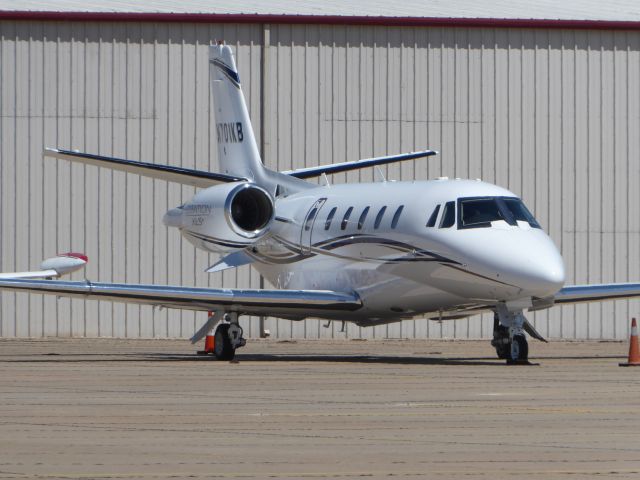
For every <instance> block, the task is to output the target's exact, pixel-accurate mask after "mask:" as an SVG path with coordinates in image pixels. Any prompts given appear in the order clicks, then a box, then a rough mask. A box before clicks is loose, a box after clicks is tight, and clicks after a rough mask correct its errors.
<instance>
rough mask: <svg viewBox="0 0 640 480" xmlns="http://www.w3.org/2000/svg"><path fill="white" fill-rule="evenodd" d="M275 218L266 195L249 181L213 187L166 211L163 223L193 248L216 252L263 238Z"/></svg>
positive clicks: (272, 206) (243, 246) (247, 244)
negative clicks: (175, 228) (179, 232)
mask: <svg viewBox="0 0 640 480" xmlns="http://www.w3.org/2000/svg"><path fill="white" fill-rule="evenodd" d="M274 216H275V208H274V201H273V198H272V197H271V195H270V194H269V192H267V191H266V190H265V189H264V188H262V187H259V186H258V185H256V184H254V183H251V182H234V183H228V184H224V185H216V186H215V187H211V188H207V189H206V190H202V191H200V192H198V193H197V194H196V195H195V196H194V197H193V198H192V199H191V200H190V201H188V202H187V203H185V204H184V205H182V206H180V207H178V208H174V209H172V210H169V211H168V212H167V213H166V214H165V216H164V218H163V222H164V224H165V225H167V226H169V227H177V228H179V229H180V231H181V233H182V234H183V235H184V236H185V238H187V240H189V241H190V242H191V243H193V244H194V245H195V246H196V247H198V248H202V249H205V250H209V251H212V252H216V253H228V252H230V251H233V250H238V249H243V248H246V247H248V246H250V245H252V244H254V243H255V242H256V241H257V240H259V239H260V238H261V237H263V236H264V235H265V234H266V233H267V232H268V231H269V229H270V228H271V224H272V222H273V218H274Z"/></svg>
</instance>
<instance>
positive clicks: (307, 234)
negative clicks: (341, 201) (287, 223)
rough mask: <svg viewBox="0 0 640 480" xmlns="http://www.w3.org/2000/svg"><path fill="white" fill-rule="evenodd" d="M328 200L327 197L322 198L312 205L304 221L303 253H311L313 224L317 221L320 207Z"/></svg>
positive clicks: (302, 233)
mask: <svg viewBox="0 0 640 480" xmlns="http://www.w3.org/2000/svg"><path fill="white" fill-rule="evenodd" d="M326 201H327V199H326V198H320V199H318V200H316V201H315V202H314V204H313V205H311V208H310V209H309V211H308V212H307V215H306V216H305V218H304V222H302V231H301V233H300V251H301V252H302V253H303V254H305V255H306V254H309V253H311V234H312V233H313V226H314V225H315V223H316V219H317V218H318V214H319V213H320V209H321V208H322V206H323V205H324V203H325V202H326Z"/></svg>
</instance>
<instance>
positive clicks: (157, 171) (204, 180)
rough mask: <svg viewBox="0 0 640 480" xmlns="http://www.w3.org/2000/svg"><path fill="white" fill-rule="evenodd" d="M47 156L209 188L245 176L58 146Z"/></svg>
mask: <svg viewBox="0 0 640 480" xmlns="http://www.w3.org/2000/svg"><path fill="white" fill-rule="evenodd" d="M44 155H45V156H46V157H53V158H60V159H63V160H69V161H71V162H78V163H84V164H85V165H93V166H95V167H105V168H110V169H112V170H118V171H120V172H127V173H136V174H138V175H143V176H145V177H151V178H155V179H158V180H166V181H168V182H176V183H181V184H183V185H191V186H193V187H199V188H208V187H211V186H213V185H218V184H220V183H229V182H239V181H243V180H246V179H245V178H240V177H234V176H231V175H224V174H222V173H210V172H205V171H202V170H191V169H188V168H181V167H172V166H170V165H160V164H157V163H144V162H136V161H134V160H125V159H123V158H113V157H104V156H101V155H94V154H91V153H81V152H74V151H70V150H59V149H56V148H45V150H44Z"/></svg>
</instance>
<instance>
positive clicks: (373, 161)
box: [281, 150, 438, 178]
mask: <svg viewBox="0 0 640 480" xmlns="http://www.w3.org/2000/svg"><path fill="white" fill-rule="evenodd" d="M437 153H438V152H436V151H435V150H424V151H421V152H411V153H403V154H402V155H391V156H386V157H375V158H366V159H364V160H356V161H353V162H343V163H333V164H331V165H320V166H318V167H310V168H300V169H298V170H289V171H286V172H281V173H283V174H284V175H290V176H292V177H296V178H312V177H319V176H320V175H322V174H323V173H326V174H330V173H340V172H347V171H349V170H356V169H358V168H365V167H373V166H376V165H386V164H387V163H395V162H403V161H405V160H415V159H416V158H422V157H430V156H431V155H437Z"/></svg>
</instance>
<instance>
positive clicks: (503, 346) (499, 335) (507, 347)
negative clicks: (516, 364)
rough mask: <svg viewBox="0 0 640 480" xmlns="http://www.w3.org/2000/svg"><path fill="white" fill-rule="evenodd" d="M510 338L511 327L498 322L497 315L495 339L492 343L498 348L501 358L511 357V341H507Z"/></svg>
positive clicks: (494, 324) (497, 352) (497, 353)
mask: <svg viewBox="0 0 640 480" xmlns="http://www.w3.org/2000/svg"><path fill="white" fill-rule="evenodd" d="M508 338H509V329H508V328H507V327H503V326H502V325H500V324H499V323H498V319H497V316H496V318H495V320H494V322H493V340H492V341H491V345H493V347H494V348H495V349H496V355H497V356H498V358H499V359H500V360H508V359H509V358H511V343H510V342H505V340H507V339H508Z"/></svg>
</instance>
